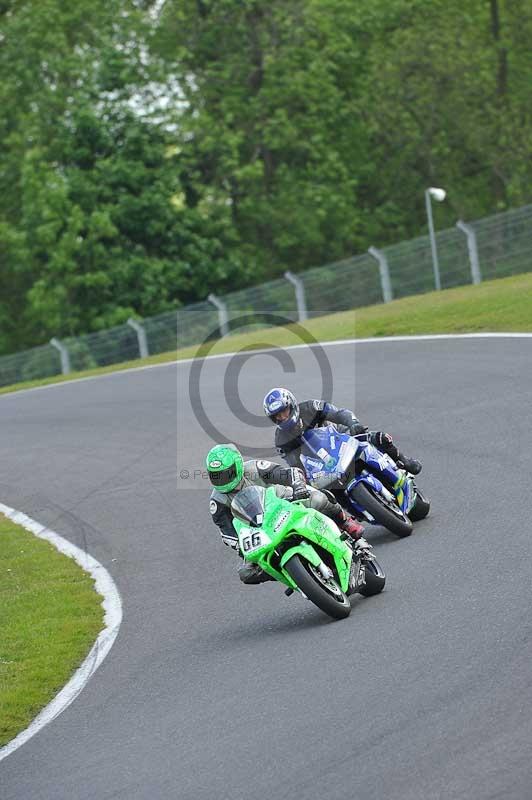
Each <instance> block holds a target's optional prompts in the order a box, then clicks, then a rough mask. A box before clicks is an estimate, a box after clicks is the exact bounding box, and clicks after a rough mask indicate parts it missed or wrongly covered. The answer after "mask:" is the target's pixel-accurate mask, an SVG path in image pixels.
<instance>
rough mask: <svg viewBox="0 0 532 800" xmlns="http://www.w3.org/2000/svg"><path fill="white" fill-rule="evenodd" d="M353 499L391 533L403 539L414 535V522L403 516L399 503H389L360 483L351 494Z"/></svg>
mask: <svg viewBox="0 0 532 800" xmlns="http://www.w3.org/2000/svg"><path fill="white" fill-rule="evenodd" d="M351 497H352V498H353V500H354V501H355V502H356V503H358V505H359V506H362V508H365V509H366V510H367V511H369V513H370V514H371V516H372V517H374V519H375V520H376V521H377V522H378V523H379V525H383V526H384V527H385V528H388V530H389V531H391V532H392V533H395V535H396V536H399V537H400V538H401V539H403V538H404V537H405V536H410V534H411V533H412V522H411V521H410V520H409V518H408V517H407V516H406V514H403V512H402V511H401V509H400V508H399V506H398V505H397V503H387V502H386V500H385V499H384V498H383V497H380V496H379V495H377V494H375V493H374V492H373V491H372V490H371V489H370V488H369V487H368V486H366V485H365V484H364V483H359V484H357V485H356V486H355V488H354V489H353V490H352V492H351Z"/></svg>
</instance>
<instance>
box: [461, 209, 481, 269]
mask: <svg viewBox="0 0 532 800" xmlns="http://www.w3.org/2000/svg"><path fill="white" fill-rule="evenodd" d="M456 227H457V228H459V229H460V230H461V231H463V232H464V233H465V235H466V236H467V249H468V251H469V264H470V266H471V280H472V281H473V283H481V281H482V275H481V272H480V262H479V260H478V247H477V234H476V233H475V230H474V228H473V226H472V225H467V224H466V223H465V222H462V220H461V219H459V220H458V222H457V223H456Z"/></svg>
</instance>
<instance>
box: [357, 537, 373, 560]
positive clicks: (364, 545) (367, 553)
mask: <svg viewBox="0 0 532 800" xmlns="http://www.w3.org/2000/svg"><path fill="white" fill-rule="evenodd" d="M353 552H354V553H355V555H357V556H359V558H362V559H365V560H366V561H367V560H368V559H371V558H373V549H372V547H371V545H370V543H369V542H367V541H366V540H365V539H364V537H363V536H361V537H360V539H357V540H356V542H355V546H354V548H353Z"/></svg>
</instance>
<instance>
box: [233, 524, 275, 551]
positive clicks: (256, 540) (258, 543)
mask: <svg viewBox="0 0 532 800" xmlns="http://www.w3.org/2000/svg"><path fill="white" fill-rule="evenodd" d="M238 541H239V544H240V549H241V551H242V552H243V553H244V555H247V554H248V553H253V551H254V550H259V549H260V548H261V547H266V545H268V544H271V542H272V540H271V539H270V537H269V536H268V534H267V533H264V531H258V530H255V529H253V528H243V529H242V530H241V531H240V533H239V534H238Z"/></svg>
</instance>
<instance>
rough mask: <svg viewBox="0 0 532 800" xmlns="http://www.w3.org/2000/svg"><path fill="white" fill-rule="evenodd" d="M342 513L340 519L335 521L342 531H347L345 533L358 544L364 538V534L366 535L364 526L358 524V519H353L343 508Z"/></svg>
mask: <svg viewBox="0 0 532 800" xmlns="http://www.w3.org/2000/svg"><path fill="white" fill-rule="evenodd" d="M340 512H341V513H340V514H339V515H338V518H337V519H335V520H334V521H335V522H336V524H337V525H338V527H339V528H340V530H341V531H345V533H347V534H349V536H350V537H351V539H353V541H354V542H357V541H358V540H359V539H361V538H362V534H363V533H364V528H363V526H362V525H361V524H360V522H357V521H356V519H353V517H351V516H350V515H349V514H346V512H345V511H344V510H343V508H342V509H340Z"/></svg>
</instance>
